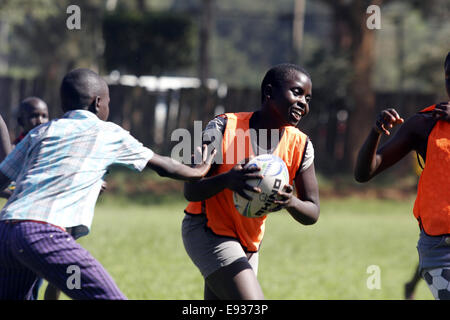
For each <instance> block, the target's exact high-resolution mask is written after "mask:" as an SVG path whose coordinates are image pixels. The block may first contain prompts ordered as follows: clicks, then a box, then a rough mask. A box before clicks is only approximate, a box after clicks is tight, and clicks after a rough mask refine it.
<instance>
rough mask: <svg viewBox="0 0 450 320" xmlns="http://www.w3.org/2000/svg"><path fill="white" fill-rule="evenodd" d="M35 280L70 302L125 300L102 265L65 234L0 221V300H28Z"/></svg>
mask: <svg viewBox="0 0 450 320" xmlns="http://www.w3.org/2000/svg"><path fill="white" fill-rule="evenodd" d="M38 277H41V278H45V279H46V280H47V281H48V282H50V283H52V284H53V285H54V286H56V287H57V288H58V289H60V290H61V291H62V292H64V293H65V294H66V295H67V296H69V297H70V298H72V299H80V300H90V299H106V300H117V299H121V300H122V299H126V297H125V296H124V295H123V293H122V292H121V291H120V290H119V288H118V287H117V285H116V284H115V282H114V280H113V279H112V278H111V276H110V275H109V274H108V272H107V271H106V270H105V269H104V268H103V266H102V265H101V264H100V263H99V262H98V261H97V260H96V259H95V258H94V257H92V255H91V254H90V253H89V252H88V251H87V250H86V249H84V248H83V247H81V246H80V245H79V244H78V243H77V242H76V241H75V240H74V239H73V238H72V236H71V235H69V234H68V233H67V232H65V231H63V230H61V229H59V228H57V227H55V226H52V225H49V224H45V223H39V222H33V221H27V220H24V221H20V222H14V223H12V222H11V221H8V220H6V221H0V300H5V299H6V300H24V299H30V297H31V294H32V289H33V286H34V284H35V282H36V281H37V279H38Z"/></svg>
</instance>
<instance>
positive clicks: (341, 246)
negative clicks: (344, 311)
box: [41, 197, 432, 300]
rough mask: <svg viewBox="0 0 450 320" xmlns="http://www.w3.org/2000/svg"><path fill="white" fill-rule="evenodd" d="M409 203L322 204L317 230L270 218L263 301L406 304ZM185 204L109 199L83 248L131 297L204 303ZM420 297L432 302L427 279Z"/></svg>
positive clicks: (282, 216)
mask: <svg viewBox="0 0 450 320" xmlns="http://www.w3.org/2000/svg"><path fill="white" fill-rule="evenodd" d="M412 204H413V199H411V200H410V201H402V202H398V201H389V200H383V201H378V200H367V199H357V198H347V199H339V200H322V204H321V217H320V219H319V222H318V223H317V224H315V225H313V226H303V225H300V224H298V223H297V222H295V221H294V220H293V219H292V218H291V217H290V216H289V215H288V214H287V213H286V212H283V211H282V212H280V213H276V214H272V215H271V216H269V218H268V221H267V228H266V236H265V238H264V241H263V244H262V249H261V253H260V267H259V275H258V278H259V281H260V283H261V286H262V288H263V291H264V294H265V296H266V298H267V299H286V300H296V299H307V300H309V299H403V285H404V283H405V282H406V281H407V280H408V279H409V278H410V276H411V275H412V273H413V271H414V268H415V265H416V263H417V252H416V248H415V247H416V242H417V239H418V227H417V225H416V222H415V219H414V218H413V216H412V213H411V210H412ZM184 206H185V202H184V201H182V200H180V199H178V200H177V199H175V200H173V199H172V201H170V202H168V203H165V204H157V205H147V206H144V205H133V204H131V203H128V204H125V203H124V202H118V201H117V200H113V199H111V197H104V198H103V199H102V200H101V201H100V203H99V204H98V206H97V209H96V214H95V217H94V223H93V226H92V232H91V234H90V235H88V236H87V237H85V238H82V239H80V240H79V242H80V243H81V244H82V245H83V246H84V247H85V248H86V249H88V250H89V251H90V252H91V253H92V254H93V255H94V257H96V258H97V259H98V260H99V261H100V262H101V263H102V264H103V265H104V266H105V268H106V269H107V270H108V271H109V273H110V274H111V275H112V276H113V278H114V279H115V281H116V283H117V284H118V286H119V287H120V288H121V290H122V291H123V292H124V293H125V294H126V295H127V296H128V298H130V299H152V300H165V299H202V292H203V280H202V278H201V276H200V273H199V271H198V270H197V269H196V267H195V266H194V265H193V264H192V262H191V261H190V259H189V257H188V256H187V254H186V253H185V251H184V248H183V244H182V240H181V220H182V218H183V209H184ZM370 265H377V266H379V267H380V270H381V289H380V290H377V289H374V290H369V289H368V288H367V286H366V281H367V279H368V277H369V276H370V274H368V273H367V272H366V270H367V267H368V266H370ZM43 288H44V287H43ZM43 291H44V290H43V289H41V295H43ZM63 298H66V297H63ZM416 298H418V299H432V295H431V293H430V292H429V291H428V288H427V286H426V284H425V282H424V281H421V282H420V283H419V286H418V289H417V293H416Z"/></svg>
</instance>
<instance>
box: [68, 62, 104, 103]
mask: <svg viewBox="0 0 450 320" xmlns="http://www.w3.org/2000/svg"><path fill="white" fill-rule="evenodd" d="M103 85H104V80H103V79H102V78H101V77H100V76H99V75H98V74H97V73H95V72H94V71H92V70H90V69H83V68H80V69H75V70H72V71H70V72H69V73H68V74H66V76H65V77H64V78H63V80H62V83H61V88H60V94H61V103H62V108H63V111H64V112H66V111H70V110H77V109H87V108H88V107H89V106H90V105H91V104H92V102H93V98H94V97H96V96H98V95H100V94H101V90H102V89H103Z"/></svg>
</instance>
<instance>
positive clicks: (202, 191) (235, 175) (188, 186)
mask: <svg viewBox="0 0 450 320" xmlns="http://www.w3.org/2000/svg"><path fill="white" fill-rule="evenodd" d="M259 170H260V168H258V167H251V168H244V167H243V166H242V165H241V164H238V165H235V166H234V167H233V168H232V169H231V170H230V171H228V172H224V173H221V174H218V175H215V176H211V177H205V178H203V179H201V180H198V181H195V182H189V183H185V184H184V197H185V198H186V200H188V201H202V200H206V199H208V198H210V197H212V196H214V195H215V194H217V193H219V192H221V191H222V190H224V189H230V190H233V191H236V192H237V193H238V194H239V195H241V196H242V197H243V198H245V199H247V200H251V199H252V198H251V196H249V195H248V194H247V193H246V192H244V190H247V191H250V192H254V193H259V192H261V190H260V189H259V188H257V187H252V186H250V185H249V184H248V183H247V180H249V179H262V178H263V176H262V175H261V174H259V173H257V172H258V171H259Z"/></svg>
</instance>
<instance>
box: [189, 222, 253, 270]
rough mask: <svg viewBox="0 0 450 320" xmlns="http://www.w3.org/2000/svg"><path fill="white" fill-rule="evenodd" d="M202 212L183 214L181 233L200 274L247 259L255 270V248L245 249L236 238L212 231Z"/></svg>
mask: <svg viewBox="0 0 450 320" xmlns="http://www.w3.org/2000/svg"><path fill="white" fill-rule="evenodd" d="M206 222H207V220H206V215H204V214H195V215H194V214H186V215H185V216H184V219H183V223H182V228H181V233H182V237H183V243H184V248H185V249H186V252H187V253H188V255H189V257H190V258H191V260H192V262H193V263H194V264H195V265H196V266H197V268H198V269H199V270H200V272H201V274H202V275H203V277H204V278H207V277H208V276H209V275H210V274H212V273H213V272H215V271H217V270H218V269H220V268H222V267H225V266H228V265H230V264H232V263H234V262H236V261H247V262H248V263H249V264H250V266H251V267H252V269H253V271H254V272H255V274H257V273H258V252H255V253H246V252H245V251H244V249H243V248H242V246H241V244H240V243H239V241H238V240H237V239H234V238H231V237H225V236H219V235H216V234H214V233H213V232H212V231H211V229H210V228H208V227H207V226H206Z"/></svg>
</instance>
